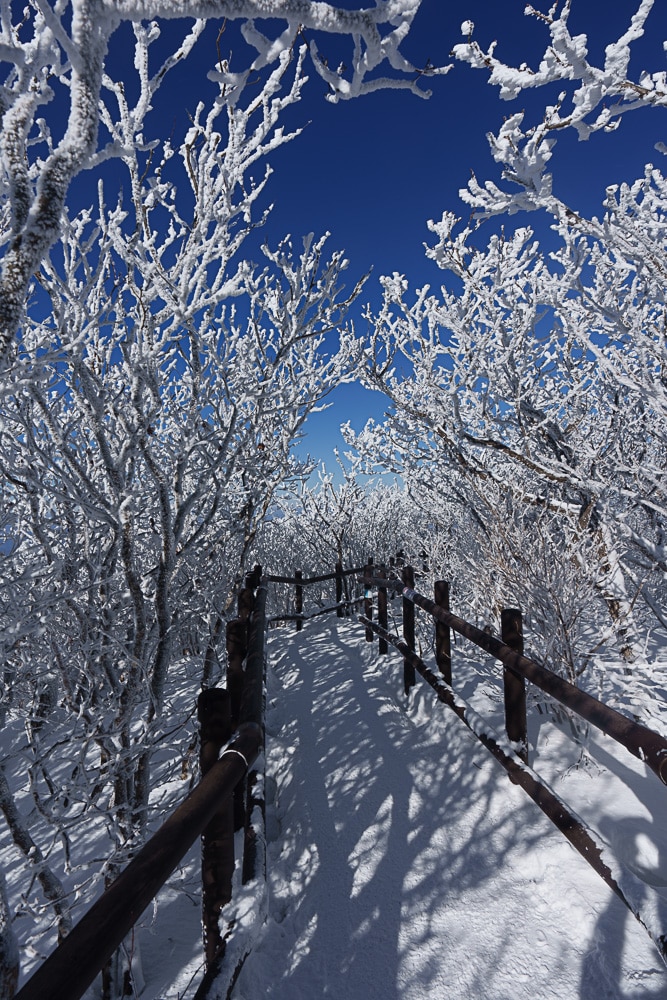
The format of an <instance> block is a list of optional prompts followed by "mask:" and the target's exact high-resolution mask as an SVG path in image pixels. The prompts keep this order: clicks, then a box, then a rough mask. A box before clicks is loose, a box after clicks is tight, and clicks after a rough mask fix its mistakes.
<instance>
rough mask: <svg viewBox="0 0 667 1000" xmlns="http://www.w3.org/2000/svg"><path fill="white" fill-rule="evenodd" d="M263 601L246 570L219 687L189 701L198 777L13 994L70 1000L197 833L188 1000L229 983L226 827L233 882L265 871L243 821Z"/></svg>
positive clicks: (254, 732) (259, 705)
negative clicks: (196, 950)
mask: <svg viewBox="0 0 667 1000" xmlns="http://www.w3.org/2000/svg"><path fill="white" fill-rule="evenodd" d="M265 604H266V582H265V581H263V580H262V579H261V570H260V568H259V567H256V568H255V571H254V572H253V573H252V574H249V575H248V577H246V585H245V587H244V588H243V590H242V591H241V593H240V594H239V618H238V619H237V625H236V628H235V631H234V633H233V634H234V639H235V642H236V645H235V646H234V649H233V654H234V657H236V659H233V660H232V662H231V671H230V670H228V674H227V689H221V688H209V689H207V690H205V691H203V692H202V693H201V694H200V696H199V699H198V716H199V721H200V726H201V737H200V743H201V748H200V763H201V771H202V777H201V780H200V781H199V783H198V784H197V785H196V786H195V788H194V789H193V790H192V791H191V792H190V794H189V795H188V796H187V797H186V798H185V799H184V801H183V802H182V803H181V804H180V805H179V806H178V808H177V809H176V810H175V811H174V812H173V813H172V814H171V815H170V816H169V818H168V819H167V820H166V822H165V823H163V824H162V826H161V827H160V828H159V830H158V831H157V832H156V833H155V834H153V836H152V837H151V838H150V839H149V840H148V841H147V842H146V843H145V844H144V846H143V847H142V848H141V850H140V851H139V852H138V853H137V854H136V855H135V857H134V858H133V859H132V860H131V861H130V863H129V864H128V865H127V867H126V868H125V869H124V870H123V871H122V872H121V874H120V875H119V876H118V878H117V879H116V880H115V881H114V882H113V883H112V884H111V885H110V886H109V887H108V888H107V889H106V891H105V892H104V893H103V894H102V896H100V898H99V899H98V900H97V902H95V903H94V904H93V905H92V907H91V908H90V909H89V910H88V911H87V913H86V914H85V915H84V916H83V917H82V918H81V920H80V921H79V922H78V923H77V924H76V926H75V927H74V928H73V929H72V930H71V931H70V933H69V934H68V935H67V937H66V938H65V939H64V940H63V941H62V943H61V944H59V945H58V947H57V948H56V949H55V950H54V951H53V953H52V954H51V955H50V956H49V957H48V958H47V959H46V960H45V961H44V962H43V963H42V965H41V966H40V967H39V968H38V969H37V971H36V972H35V973H34V974H33V975H32V976H31V978H30V979H28V980H27V982H26V983H25V984H24V985H23V987H22V988H21V989H20V990H19V992H18V993H17V994H16V1000H78V998H79V997H81V996H82V995H83V993H84V992H85V991H86V990H87V989H88V987H89V986H90V985H91V984H92V983H93V981H94V980H95V978H96V977H97V976H98V975H99V974H100V973H101V972H102V970H103V969H104V967H105V965H106V964H107V962H108V961H109V959H110V958H111V956H112V955H113V953H114V952H115V951H116V950H117V949H118V948H119V947H120V946H121V944H122V942H123V940H124V938H125V937H126V935H127V934H128V933H129V932H130V931H131V929H132V927H133V926H134V924H135V923H136V921H137V920H138V919H139V917H140V916H141V914H142V913H143V911H144V910H145V909H146V907H147V906H148V905H149V904H150V903H151V901H152V900H153V899H154V898H155V896H156V895H157V893H158V892H159V890H160V889H161V888H162V886H163V885H164V883H165V882H166V880H167V879H168V878H169V876H170V875H171V874H172V872H173V871H174V870H175V868H176V866H177V865H178V864H179V862H180V861H181V860H182V859H183V857H184V856H185V854H186V853H187V851H188V850H189V849H190V847H191V846H192V845H193V844H194V843H195V841H196V840H197V838H198V837H200V836H201V837H202V922H203V932H204V955H205V965H206V973H205V976H204V980H203V982H202V984H201V986H200V988H199V990H198V992H197V997H199V998H203V997H205V996H206V995H207V993H208V990H209V988H210V985H211V983H212V982H213V981H214V980H217V979H218V978H219V977H220V976H223V977H224V976H225V975H227V976H228V978H229V980H230V982H232V981H233V979H234V977H235V975H236V974H237V972H238V965H239V963H240V962H242V961H243V958H244V957H245V952H244V948H243V945H242V944H241V945H240V946H237V947H236V948H234V949H229V945H228V942H227V941H226V940H225V937H226V936H225V935H224V934H223V933H222V929H221V927H220V915H221V910H222V907H223V906H224V905H225V904H226V903H227V902H229V900H230V899H231V895H232V875H233V871H234V867H235V859H234V839H235V838H234V830H235V829H240V828H244V829H245V838H244V840H245V843H244V855H243V882H244V883H246V882H248V881H250V880H251V879H253V878H256V877H264V874H265V872H264V871H263V869H264V867H265V862H264V859H263V857H262V850H263V846H262V845H263V831H261V830H257V829H255V828H254V826H253V824H254V823H255V820H254V819H253V816H255V817H256V815H257V810H256V809H255V806H256V805H257V799H256V797H253V795H252V786H253V779H254V772H253V765H254V763H255V761H256V760H257V757H258V755H259V753H260V750H261V749H262V746H263V741H264V704H263V699H264V695H263V690H264V664H265V651H264V645H265V632H266V612H265ZM238 622H241V623H242V627H239V625H238ZM239 657H240V660H239ZM260 813H261V810H260ZM226 947H227V948H228V949H229V950H230V951H231V952H232V954H233V956H234V958H233V964H232V966H231V967H230V968H229V970H225V969H223V963H224V959H225V955H226ZM216 988H217V983H216ZM220 995H223V994H222V993H221V994H220Z"/></svg>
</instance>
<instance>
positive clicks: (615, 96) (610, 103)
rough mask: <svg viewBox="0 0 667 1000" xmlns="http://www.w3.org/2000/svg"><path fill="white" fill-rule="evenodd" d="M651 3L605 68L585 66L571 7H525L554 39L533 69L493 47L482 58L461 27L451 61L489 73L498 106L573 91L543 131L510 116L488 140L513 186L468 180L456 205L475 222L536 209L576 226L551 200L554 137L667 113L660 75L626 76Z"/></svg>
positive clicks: (568, 0) (643, 4)
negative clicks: (545, 90)
mask: <svg viewBox="0 0 667 1000" xmlns="http://www.w3.org/2000/svg"><path fill="white" fill-rule="evenodd" d="M654 2H655V0H640V2H639V4H638V6H637V10H636V12H635V14H634V15H633V16H632V18H631V20H630V24H629V25H628V28H627V29H626V30H625V31H624V32H623V34H622V35H621V36H620V37H619V38H618V39H617V40H616V41H615V42H611V43H610V44H609V45H607V47H606V49H605V61H604V64H603V65H602V66H595V65H593V64H592V63H591V62H590V61H589V59H588V39H587V37H586V35H584V34H579V35H574V34H572V32H571V31H570V27H569V23H568V22H569V18H570V14H571V8H572V0H564V2H563V4H562V6H561V9H560V11H558V6H559V4H558V3H555V4H554V6H553V7H552V8H551V10H550V11H549V13H548V14H541V13H539V12H538V11H537V10H535V8H533V7H532V6H530V5H529V6H528V7H527V8H526V14H527V15H529V16H535V17H538V18H539V19H540V20H541V21H542V22H543V23H544V24H545V25H546V26H547V28H548V30H549V34H550V36H551V37H550V42H549V44H548V46H547V47H546V49H545V51H544V54H543V56H542V59H541V60H540V63H539V66H538V68H537V69H531V68H530V67H529V66H527V65H526V64H525V63H524V64H522V65H521V66H510V65H508V64H507V63H504V62H502V61H501V60H500V59H498V58H497V57H496V55H495V49H496V43H495V42H494V43H493V44H492V45H491V46H490V47H489V48H488V49H487V50H486V51H484V50H483V49H482V48H481V46H480V45H479V44H478V43H477V42H476V41H474V40H473V39H472V32H473V28H474V26H473V24H472V22H470V21H466V22H464V23H463V25H462V26H461V27H462V31H463V34H464V35H466V36H468V37H467V41H466V42H464V43H461V44H459V45H456V46H455V47H454V49H453V54H454V56H455V57H456V58H457V59H459V60H462V61H463V62H467V63H468V64H469V65H470V66H472V67H473V68H475V69H482V70H485V71H487V72H488V73H489V83H490V84H491V85H492V86H497V87H498V88H499V92H500V97H501V98H502V99H504V100H512V99H514V98H516V97H517V96H518V95H519V94H520V93H521V92H522V91H523V90H526V89H536V88H539V87H543V86H547V85H549V84H558V83H563V82H564V83H566V84H573V85H574V86H573V87H571V88H570V89H569V91H568V90H563V91H562V92H561V93H560V94H559V96H558V99H557V101H556V103H555V104H550V105H548V106H547V108H546V109H545V112H544V117H543V120H542V121H541V122H540V123H538V124H536V125H531V126H529V127H528V128H527V129H526V128H524V124H523V123H524V117H525V116H524V114H523V113H522V112H521V113H518V114H514V115H512V116H510V117H509V119H508V120H507V121H506V122H504V124H503V126H502V127H501V129H500V131H499V132H498V133H497V135H495V136H490V137H489V141H490V145H491V151H492V154H493V157H494V159H495V160H496V162H497V163H499V164H500V165H501V166H502V176H503V179H504V180H506V181H509V182H511V184H512V185H513V186H512V187H510V188H509V189H508V188H505V187H499V186H498V185H496V184H495V183H494V182H492V181H487V182H486V183H484V184H480V183H479V181H478V180H477V179H476V178H475V177H473V178H472V179H471V181H470V182H469V184H468V188H467V189H463V190H462V191H461V197H462V198H463V199H464V200H465V201H466V202H467V203H468V204H469V205H471V207H472V208H473V210H474V212H475V215H476V217H477V218H488V217H489V216H492V215H499V214H505V213H514V212H518V211H521V210H525V211H531V210H535V209H546V210H547V211H549V212H550V213H551V214H553V215H554V216H555V217H556V218H559V219H565V218H566V217H568V215H569V217H570V218H574V213H571V212H569V210H568V208H567V206H566V205H564V204H563V203H562V202H559V201H558V199H557V198H555V197H554V195H553V192H552V178H551V175H550V174H549V173H548V172H547V165H548V163H549V161H550V159H551V156H552V149H553V146H554V143H555V141H556V136H557V135H558V133H559V132H562V131H563V130H564V129H569V128H572V129H574V130H575V131H576V133H577V135H578V136H579V139H588V138H589V136H590V135H591V134H592V133H593V132H598V131H605V132H611V131H614V130H616V129H617V128H618V127H619V125H620V123H621V120H622V118H623V116H624V115H626V114H628V113H629V112H630V111H635V110H637V109H638V108H647V107H657V108H667V72H666V71H665V70H664V69H659V70H657V71H655V72H653V73H649V72H647V71H644V72H642V73H641V74H640V76H639V77H638V78H637V79H635V80H633V79H631V78H630V76H629V62H630V56H631V52H632V45H633V43H635V42H636V41H637V40H638V39H639V38H641V37H642V35H643V34H644V32H645V30H646V22H647V20H648V18H649V15H650V13H651V11H652V9H653V6H654ZM517 187H518V188H519V190H518V191H517Z"/></svg>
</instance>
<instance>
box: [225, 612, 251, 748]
mask: <svg viewBox="0 0 667 1000" xmlns="http://www.w3.org/2000/svg"><path fill="white" fill-rule="evenodd" d="M225 644H226V647H227V681H226V683H227V690H228V692H229V697H230V701H231V715H232V726H233V727H234V729H236V727H237V725H238V722H239V712H240V710H241V699H242V698H243V661H244V660H245V658H246V653H247V652H248V621H247V619H246V618H232V620H231V621H229V622H227V629H226V636H225Z"/></svg>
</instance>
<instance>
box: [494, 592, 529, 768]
mask: <svg viewBox="0 0 667 1000" xmlns="http://www.w3.org/2000/svg"><path fill="white" fill-rule="evenodd" d="M500 621H501V634H502V640H503V642H504V643H505V645H506V646H509V647H510V649H515V650H516V651H517V653H520V654H523V622H522V620H521V611H520V610H519V609H518V608H503V610H502V611H501V613H500ZM503 686H504V693H505V730H506V732H507V736H508V738H509V739H510V740H511V741H512V742H513V743H515V744H517V745H518V747H519V748H518V749H517V753H518V755H519V757H521V759H522V760H524V761H525V762H526V763H528V730H527V723H526V682H525V681H524V679H523V677H521V676H520V675H519V674H516V673H514V671H513V670H512V668H511V667H507V666H505V665H504V664H503Z"/></svg>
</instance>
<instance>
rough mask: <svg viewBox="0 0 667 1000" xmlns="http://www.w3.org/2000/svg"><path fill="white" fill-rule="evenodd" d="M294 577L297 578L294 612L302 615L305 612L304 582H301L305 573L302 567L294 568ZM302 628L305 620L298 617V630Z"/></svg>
mask: <svg viewBox="0 0 667 1000" xmlns="http://www.w3.org/2000/svg"><path fill="white" fill-rule="evenodd" d="M294 579H295V580H296V592H295V597H294V613H295V614H297V615H301V614H303V584H302V583H301V581H302V580H303V573H302V572H301V570H300V569H295V570H294ZM302 628H303V620H302V619H301V618H297V620H296V630H297V632H300V631H301V629H302Z"/></svg>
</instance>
